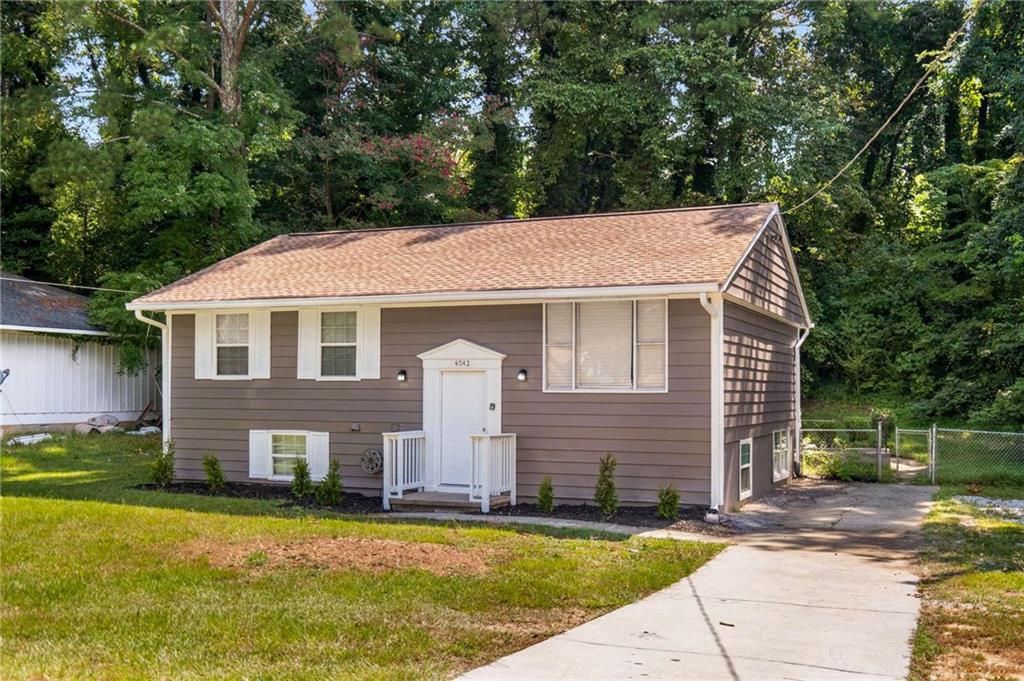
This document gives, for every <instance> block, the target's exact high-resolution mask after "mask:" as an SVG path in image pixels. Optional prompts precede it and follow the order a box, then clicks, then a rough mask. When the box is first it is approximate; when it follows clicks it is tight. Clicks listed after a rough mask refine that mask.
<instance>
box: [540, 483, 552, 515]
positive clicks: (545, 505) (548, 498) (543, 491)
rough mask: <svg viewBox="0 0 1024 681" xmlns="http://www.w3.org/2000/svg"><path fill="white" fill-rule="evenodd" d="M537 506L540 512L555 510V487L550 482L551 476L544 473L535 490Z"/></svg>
mask: <svg viewBox="0 0 1024 681" xmlns="http://www.w3.org/2000/svg"><path fill="white" fill-rule="evenodd" d="M537 508H539V509H540V511H541V513H551V511H553V510H555V488H554V486H553V485H552V484H551V476H550V475H545V476H544V479H543V480H541V481H540V489H538V490H537Z"/></svg>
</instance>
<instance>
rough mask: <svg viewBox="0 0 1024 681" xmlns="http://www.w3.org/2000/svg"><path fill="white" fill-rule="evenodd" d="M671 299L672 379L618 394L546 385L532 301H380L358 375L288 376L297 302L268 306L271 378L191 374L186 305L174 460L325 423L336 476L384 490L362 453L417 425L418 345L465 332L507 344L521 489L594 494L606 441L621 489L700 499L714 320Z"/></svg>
mask: <svg viewBox="0 0 1024 681" xmlns="http://www.w3.org/2000/svg"><path fill="white" fill-rule="evenodd" d="M668 310H669V312H668V326H669V336H668V341H669V347H668V352H669V362H668V371H669V374H668V386H669V390H668V392H667V393H621V394H615V393H610V394H609V393H604V394H583V393H544V392H542V380H543V379H542V375H543V372H542V353H543V338H542V329H543V325H542V318H543V306H542V305H540V304H514V305H492V306H452V307H417V308H385V309H383V310H382V311H381V373H380V375H381V378H380V379H378V380H362V381H314V380H298V379H297V378H296V355H297V347H298V313H297V312H294V311H287V312H273V313H272V315H271V332H270V338H271V349H270V378H269V379H264V380H259V379H257V380H245V381H217V380H195V378H194V358H193V354H194V330H195V322H194V316H193V315H192V314H174V315H173V317H172V320H173V321H172V331H171V345H172V347H171V357H172V359H171V382H172V384H171V399H172V405H171V407H172V409H171V414H172V419H171V428H172V432H171V437H172V438H173V440H174V442H175V452H176V461H175V465H176V473H177V475H178V476H179V477H180V478H183V479H201V478H202V477H203V473H202V457H203V456H204V455H205V454H206V453H208V452H212V453H215V454H216V455H217V456H218V457H219V458H220V460H221V463H222V465H223V468H224V472H225V474H226V475H227V477H228V479H230V480H247V479H248V465H249V463H248V461H249V459H248V456H249V455H248V447H249V444H248V431H249V430H273V429H294V430H309V431H320V432H324V431H326V432H328V433H330V454H331V456H332V457H335V458H339V459H340V460H341V463H342V474H343V476H344V477H343V479H344V483H345V486H346V489H348V490H350V491H356V492H362V493H365V494H370V495H375V496H376V495H380V493H381V477H380V475H368V474H366V473H364V472H363V470H362V468H361V467H360V461H359V457H360V454H361V453H362V452H363V451H364V450H366V449H369V448H373V449H380V447H381V433H382V432H388V431H396V430H415V429H419V428H421V427H422V413H423V409H422V397H423V383H422V379H423V368H422V362H421V360H419V359H418V358H417V357H416V356H417V355H418V354H419V353H422V352H424V351H426V350H430V349H432V348H435V347H437V346H440V345H443V344H444V343H448V342H449V341H452V340H455V339H457V338H464V339H466V340H468V341H471V342H473V343H477V344H479V345H482V346H485V347H488V348H492V349H494V350H496V351H498V352H502V353H505V354H506V355H507V356H508V357H507V358H506V359H505V361H504V363H503V369H502V403H503V404H502V430H503V431H504V432H508V433H516V434H517V439H518V488H519V497H520V499H522V500H530V499H532V498H533V497H534V495H535V494H536V490H537V485H538V484H539V482H540V480H541V479H542V478H543V477H544V476H545V475H550V476H551V477H552V480H553V482H554V487H555V495H556V499H557V500H558V501H560V502H562V501H564V502H584V501H589V500H591V498H592V495H593V486H594V482H595V479H596V473H597V464H598V459H600V457H601V456H602V455H604V453H605V452H612V453H613V454H614V455H615V456H616V458H617V459H618V461H619V467H618V471H617V474H616V483H617V485H618V489H619V495H620V497H621V499H622V501H623V502H626V503H629V502H632V503H638V502H648V503H649V502H654V501H656V499H657V491H658V488H659V487H662V486H664V485H667V484H669V483H672V484H674V485H675V486H676V488H677V489H679V490H680V492H681V497H682V500H683V502H684V503H693V504H707V503H709V501H710V497H709V487H710V429H709V426H710V411H711V410H710V403H709V397H710V329H711V327H710V322H709V318H708V315H707V313H706V312H705V311H704V310H703V308H702V307H701V306H700V304H699V303H698V302H697V301H696V300H672V301H670V302H669V306H668ZM401 369H404V370H406V371H407V372H408V380H407V381H405V382H404V383H401V382H398V381H396V380H395V375H396V374H397V372H398V371H399V370H401ZM520 369H526V370H527V372H528V375H529V379H528V380H527V381H525V382H521V381H517V380H516V378H515V377H516V373H517V372H518V371H519V370H520ZM790 370H791V368H790ZM727 413H728V412H727ZM727 439H728V438H727ZM768 463H769V464H770V457H769V461H768ZM769 467H770V466H769ZM769 476H770V471H769Z"/></svg>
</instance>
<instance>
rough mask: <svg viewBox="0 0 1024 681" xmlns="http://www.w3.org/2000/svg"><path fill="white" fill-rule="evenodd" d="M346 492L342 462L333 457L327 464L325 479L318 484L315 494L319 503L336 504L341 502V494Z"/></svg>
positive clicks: (325, 504)
mask: <svg viewBox="0 0 1024 681" xmlns="http://www.w3.org/2000/svg"><path fill="white" fill-rule="evenodd" d="M343 492H344V490H343V488H342V485H341V464H340V463H339V462H338V460H337V459H331V463H330V464H328V466H327V475H326V476H325V477H324V479H323V481H322V482H321V483H320V484H319V485H317V486H316V491H315V492H314V495H315V496H316V500H317V503H319V504H322V505H324V506H335V505H337V504H340V503H341V496H342V493H343Z"/></svg>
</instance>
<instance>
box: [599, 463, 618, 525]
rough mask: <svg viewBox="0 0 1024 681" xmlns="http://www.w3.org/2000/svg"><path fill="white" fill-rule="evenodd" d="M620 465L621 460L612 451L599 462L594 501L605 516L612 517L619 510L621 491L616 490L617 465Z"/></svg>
mask: <svg viewBox="0 0 1024 681" xmlns="http://www.w3.org/2000/svg"><path fill="white" fill-rule="evenodd" d="M618 465H619V462H618V461H616V460H615V457H614V456H612V455H611V452H609V453H607V454H605V455H604V456H603V457H601V463H600V464H598V469H597V484H596V485H594V502H595V503H596V504H597V508H598V509H600V511H601V515H603V516H604V517H605V518H611V517H612V516H613V515H615V511H617V510H619V493H618V492H616V491H615V467H616V466H618Z"/></svg>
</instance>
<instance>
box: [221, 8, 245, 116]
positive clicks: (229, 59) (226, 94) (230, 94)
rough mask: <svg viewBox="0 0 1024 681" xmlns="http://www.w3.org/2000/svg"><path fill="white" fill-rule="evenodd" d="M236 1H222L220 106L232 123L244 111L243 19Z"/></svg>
mask: <svg viewBox="0 0 1024 681" xmlns="http://www.w3.org/2000/svg"><path fill="white" fill-rule="evenodd" d="M237 7H238V3H237V2H236V0H220V24H221V26H220V29H221V30H220V87H221V93H220V106H221V110H222V111H223V112H224V115H225V116H227V118H228V120H230V121H231V122H232V123H236V122H237V121H238V115H239V112H240V111H241V109H242V91H241V90H240V89H239V86H238V65H239V63H240V61H241V49H240V48H241V44H240V43H239V40H240V39H241V40H244V38H243V37H242V36H241V35H240V29H241V17H239V15H238V9H237Z"/></svg>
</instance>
